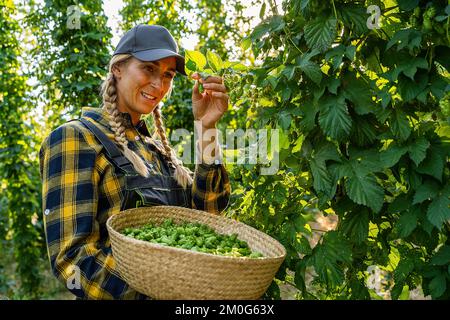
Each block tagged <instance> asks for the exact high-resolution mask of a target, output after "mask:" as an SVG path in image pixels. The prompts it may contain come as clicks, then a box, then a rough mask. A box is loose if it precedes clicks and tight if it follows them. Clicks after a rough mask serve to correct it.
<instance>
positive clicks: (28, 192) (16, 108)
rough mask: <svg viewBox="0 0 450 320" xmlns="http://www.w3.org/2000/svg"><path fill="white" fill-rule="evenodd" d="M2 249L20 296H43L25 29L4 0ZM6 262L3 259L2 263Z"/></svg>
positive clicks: (5, 287)
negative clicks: (12, 265)
mask: <svg viewBox="0 0 450 320" xmlns="http://www.w3.org/2000/svg"><path fill="white" fill-rule="evenodd" d="M0 6H1V7H2V10H1V12H0V30H1V31H0V47H1V51H0V52H1V53H0V78H1V81H0V103H1V109H2V116H1V117H0V251H1V252H2V254H3V253H6V254H8V253H10V252H12V253H13V254H14V259H15V262H16V263H17V267H16V270H14V271H15V272H16V273H17V275H18V277H19V279H20V283H21V286H20V291H19V292H17V295H18V296H19V297H24V296H28V297H37V296H38V295H39V291H38V288H39V285H40V283H41V275H40V274H39V269H38V268H37V265H38V262H39V261H40V259H41V256H42V255H43V253H44V251H45V250H44V248H45V247H44V246H43V243H42V237H43V230H42V225H41V224H40V223H32V219H35V221H36V222H38V221H39V216H40V212H41V205H40V182H39V173H38V164H37V161H36V152H35V149H34V148H35V146H36V144H37V141H36V136H35V131H34V127H33V126H34V125H35V122H34V120H33V118H32V114H31V113H30V110H31V109H32V103H31V101H30V100H29V98H28V97H27V92H28V91H29V90H30V88H29V87H28V85H27V84H26V80H27V78H26V76H24V75H23V74H22V72H21V71H20V60H19V59H20V55H21V53H22V52H21V50H20V49H19V48H20V45H19V43H20V40H19V36H20V34H21V31H22V29H21V28H20V26H19V23H18V22H17V20H16V15H17V14H18V10H17V8H16V7H15V6H14V4H13V3H12V2H9V1H6V2H4V1H2V2H0ZM2 262H3V261H0V264H1V263H2ZM6 267H8V268H9V266H2V265H0V270H1V271H2V274H1V275H0V289H1V291H0V292H5V291H9V290H10V288H9V284H8V283H9V281H10V279H8V278H7V277H6V276H5V275H4V274H3V268H6Z"/></svg>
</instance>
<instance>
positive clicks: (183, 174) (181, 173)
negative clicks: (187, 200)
mask: <svg viewBox="0 0 450 320" xmlns="http://www.w3.org/2000/svg"><path fill="white" fill-rule="evenodd" d="M153 120H154V122H155V126H156V130H157V132H158V135H159V137H160V138H161V142H162V144H163V147H164V151H165V154H166V156H168V157H169V158H170V160H171V161H172V162H173V164H174V165H175V172H174V178H175V180H177V182H178V184H179V185H181V186H182V187H183V188H184V189H186V187H187V186H189V185H192V176H191V175H192V171H191V170H189V168H186V167H185V166H183V163H182V162H181V160H179V159H178V158H177V156H176V154H175V151H174V150H173V149H172V148H171V147H170V144H169V141H168V139H167V136H166V130H165V128H164V125H163V122H162V117H161V107H160V105H159V104H158V105H157V106H156V108H155V109H154V110H153Z"/></svg>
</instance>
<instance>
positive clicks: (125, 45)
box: [113, 24, 186, 76]
mask: <svg viewBox="0 0 450 320" xmlns="http://www.w3.org/2000/svg"><path fill="white" fill-rule="evenodd" d="M122 53H129V54H131V55H133V57H135V58H137V59H139V60H141V61H156V60H159V59H163V58H167V57H175V59H176V62H177V67H176V70H177V71H178V72H179V73H181V74H182V75H184V76H185V75H186V72H185V71H184V57H183V56H182V55H179V54H178V46H177V43H176V42H175V39H174V38H173V37H172V35H171V34H170V32H169V30H167V29H166V28H165V27H163V26H159V25H148V24H139V25H137V26H135V27H134V28H133V29H131V30H129V31H127V32H126V33H125V34H124V35H123V37H122V38H121V39H120V41H119V44H118V45H117V47H116V50H115V51H114V53H113V56H114V55H116V54H122Z"/></svg>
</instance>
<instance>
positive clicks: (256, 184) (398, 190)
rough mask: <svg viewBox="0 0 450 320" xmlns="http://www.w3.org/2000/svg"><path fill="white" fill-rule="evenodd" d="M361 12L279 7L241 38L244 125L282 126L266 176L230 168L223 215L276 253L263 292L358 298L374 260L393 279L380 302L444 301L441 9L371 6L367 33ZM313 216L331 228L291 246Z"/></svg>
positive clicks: (447, 209) (343, 7) (344, 6)
mask: <svg viewBox="0 0 450 320" xmlns="http://www.w3.org/2000/svg"><path fill="white" fill-rule="evenodd" d="M369 4H374V2H370V3H369V1H358V2H352V3H351V4H350V2H348V1H340V0H334V1H331V2H319V1H314V0H310V1H283V10H284V14H283V15H280V14H278V13H274V14H273V15H272V16H268V17H266V18H265V19H264V20H263V21H262V22H261V23H260V24H259V25H258V26H257V27H256V28H255V29H254V30H253V32H251V33H250V34H249V36H248V37H247V38H246V39H248V40H246V42H245V46H246V47H249V46H251V48H252V51H253V53H254V54H255V57H256V58H259V59H261V60H262V64H261V65H260V66H258V67H257V68H254V69H253V70H251V71H250V73H249V74H250V76H249V77H244V78H242V79H241V81H240V82H239V83H238V84H237V85H238V86H240V87H246V86H248V85H253V86H256V90H257V98H256V99H255V98H253V93H251V92H250V91H247V92H248V93H247V95H248V98H247V99H246V101H247V102H248V103H249V108H248V109H247V110H248V114H249V115H251V116H249V121H247V125H248V126H258V125H261V124H264V125H266V126H268V127H271V128H279V129H280V128H282V129H283V130H284V131H283V134H282V136H283V137H286V139H287V140H288V143H287V144H285V145H286V147H285V148H286V151H285V152H284V150H283V147H282V148H281V149H282V150H280V154H279V156H280V171H279V173H278V174H276V175H275V176H258V175H257V169H259V167H260V165H256V166H254V167H253V168H252V170H251V171H250V172H249V171H246V170H239V169H234V172H233V174H234V175H235V176H238V177H239V178H240V179H241V180H240V184H239V185H241V186H242V187H241V188H239V187H238V189H237V191H236V194H237V195H240V196H237V197H236V198H235V199H234V200H235V202H234V203H233V208H232V210H231V214H232V215H235V216H236V217H239V218H240V219H242V220H244V221H245V222H247V223H249V224H252V225H254V226H257V227H259V228H261V229H263V230H264V231H265V232H268V233H270V234H272V235H273V236H274V237H276V238H277V239H279V240H280V241H281V242H282V243H283V244H284V245H285V247H286V249H287V251H288V256H287V259H286V261H285V262H284V263H283V265H282V270H280V271H279V272H278V274H277V281H276V282H274V283H273V286H276V284H277V282H279V281H285V282H288V283H290V284H291V285H294V286H295V287H296V288H297V289H298V290H299V291H300V297H301V298H305V299H311V298H313V299H315V298H344V299H348V298H352V299H353V298H357V299H358V298H359V299H361V298H364V299H369V298H370V297H371V296H373V294H370V289H369V288H368V287H367V284H366V283H365V281H366V280H367V269H368V267H369V266H373V265H376V266H378V267H380V268H382V269H383V270H386V271H387V272H390V273H392V274H393V280H392V281H393V283H392V284H393V287H392V290H391V297H392V298H394V299H398V298H402V299H403V298H405V297H407V296H408V294H409V290H413V289H414V288H416V287H418V286H421V287H422V289H423V291H424V294H425V295H428V294H430V295H431V297H432V298H435V299H447V298H448V297H449V296H450V289H449V284H450V276H449V274H448V270H447V269H448V266H449V265H450V261H448V259H447V258H448V252H447V251H448V250H447V249H448V244H449V241H450V240H449V231H450V225H449V221H450V215H449V214H450V200H449V196H450V194H449V184H448V181H450V177H449V175H450V166H449V160H448V157H449V153H450V141H449V139H450V134H449V131H448V130H449V121H448V119H449V118H448V105H449V103H448V101H449V98H448V97H449V96H448V91H449V88H450V85H449V83H450V76H449V71H450V70H449V63H448V54H447V57H445V58H444V55H443V51H445V50H446V51H447V52H448V50H449V46H450V38H449V36H448V34H449V33H448V32H449V31H448V28H449V27H448V19H449V18H448V11H449V10H450V9H449V8H450V7H449V6H448V3H447V2H446V1H400V0H399V1H397V2H396V1H376V2H375V4H377V5H379V6H380V8H381V17H380V26H381V28H378V29H376V28H375V29H368V28H367V26H366V20H367V19H368V18H369V16H370V15H369V14H367V13H366V6H368V5H369ZM265 10H267V9H265ZM411 16H414V21H413V22H414V25H413V24H411V21H412V19H410V17H411ZM437 17H439V18H437ZM274 21H276V22H277V24H275V23H274ZM249 42H250V43H249ZM266 101H270V103H267V102H266ZM274 115H280V116H279V117H278V118H275V117H274ZM286 174H288V175H290V176H291V178H292V179H289V180H288V179H283V178H282V175H286ZM283 180H284V183H282V182H281V181H283ZM288 181H289V182H288ZM290 181H295V182H290ZM282 187H283V190H284V192H283V193H280V192H279V191H280V188H282ZM244 190H245V191H244ZM260 192H264V194H265V196H264V197H262V196H261V195H260ZM272 194H273V195H275V194H278V195H279V196H277V198H273V197H272V196H271V195H272ZM317 209H321V210H325V212H327V213H330V214H335V215H337V216H338V219H339V223H338V226H337V228H336V230H335V231H330V232H327V233H324V234H323V235H322V238H321V240H320V241H319V243H318V244H317V245H316V246H315V247H314V248H313V249H312V250H311V248H310V246H309V245H307V243H305V242H304V241H303V240H302V239H306V237H308V229H309V228H308V224H309V223H310V220H309V219H311V215H310V213H311V212H314V210H317ZM305 217H306V218H305ZM308 217H309V218H308ZM291 225H292V226H294V225H295V227H290V228H286V226H291ZM286 232H288V234H289V236H286V234H285V233H286ZM396 257H397V258H396ZM311 269H312V270H313V274H315V278H314V280H313V283H312V284H308V283H307V282H306V281H305V279H306V273H307V272H311ZM308 270H309V271H308ZM290 272H294V273H295V276H294V281H293V282H291V281H290V280H289V277H288V274H289V273H290ZM271 292H273V294H274V295H273V296H270V294H269V297H272V298H275V297H276V296H277V294H276V292H277V290H276V288H275V287H272V289H271V290H270V293H271ZM317 294H318V295H317Z"/></svg>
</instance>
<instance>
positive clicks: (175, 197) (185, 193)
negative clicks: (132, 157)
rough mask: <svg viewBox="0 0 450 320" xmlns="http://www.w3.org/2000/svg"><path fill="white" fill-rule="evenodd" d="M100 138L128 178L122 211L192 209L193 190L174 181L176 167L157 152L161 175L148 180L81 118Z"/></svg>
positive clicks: (94, 128)
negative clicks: (168, 208) (164, 208)
mask: <svg viewBox="0 0 450 320" xmlns="http://www.w3.org/2000/svg"><path fill="white" fill-rule="evenodd" d="M79 120H80V121H81V122H82V123H83V124H84V125H85V126H86V127H87V128H88V129H89V130H90V131H91V132H92V133H93V134H94V135H95V137H96V138H97V139H98V141H99V142H100V143H101V145H102V146H103V148H104V149H105V151H106V156H107V157H108V158H109V160H111V162H112V163H113V164H114V165H115V166H116V167H117V168H118V169H120V170H121V171H122V172H123V174H124V175H125V186H124V190H123V195H124V197H123V200H122V203H121V206H120V211H123V210H126V209H130V208H136V207H141V206H155V205H170V206H179V207H186V208H191V207H192V206H191V199H192V197H191V187H187V188H186V189H183V188H182V187H181V186H180V185H179V184H178V183H177V181H176V180H175V179H174V178H173V171H174V168H173V167H172V166H170V165H169V163H168V161H167V160H165V159H163V156H162V155H161V153H160V152H158V151H156V148H155V152H154V154H155V156H157V157H158V158H159V159H160V160H161V161H160V163H161V173H160V174H152V175H150V176H149V177H147V178H146V177H143V176H141V175H139V174H138V173H137V172H136V171H135V170H134V168H133V165H132V164H131V162H130V161H129V160H128V159H127V158H125V156H124V155H123V154H122V152H121V151H120V149H119V148H118V147H117V146H116V144H115V143H113V142H112V141H111V140H110V139H109V138H108V137H107V136H106V135H105V134H104V133H103V132H102V131H101V130H100V129H99V128H97V127H96V126H95V125H94V124H93V123H91V122H89V121H88V120H86V119H83V118H80V119H79Z"/></svg>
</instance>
